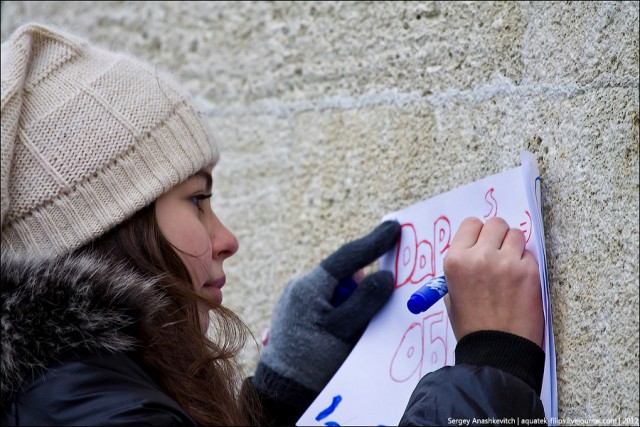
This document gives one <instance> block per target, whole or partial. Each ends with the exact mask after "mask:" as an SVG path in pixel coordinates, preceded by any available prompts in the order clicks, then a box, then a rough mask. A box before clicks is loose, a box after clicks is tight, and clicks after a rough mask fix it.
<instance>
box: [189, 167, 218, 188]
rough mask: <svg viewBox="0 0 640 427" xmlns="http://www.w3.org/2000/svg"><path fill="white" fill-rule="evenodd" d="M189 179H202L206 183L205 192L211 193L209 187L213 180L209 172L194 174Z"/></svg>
mask: <svg viewBox="0 0 640 427" xmlns="http://www.w3.org/2000/svg"><path fill="white" fill-rule="evenodd" d="M191 178H204V180H205V181H206V183H207V187H206V188H207V190H209V191H211V186H212V185H213V178H212V177H211V174H210V173H209V172H205V171H198V172H196V173H194V174H193V175H192V176H191Z"/></svg>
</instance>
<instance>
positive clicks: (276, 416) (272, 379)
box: [243, 363, 318, 426]
mask: <svg viewBox="0 0 640 427" xmlns="http://www.w3.org/2000/svg"><path fill="white" fill-rule="evenodd" d="M243 387H244V388H245V389H249V388H251V389H253V391H254V392H255V393H256V395H257V397H258V399H259V401H260V405H261V406H262V414H263V420H262V425H265V426H286V425H290V426H293V425H295V424H296V421H298V419H299V418H300V417H301V416H302V414H304V411H306V410H307V408H308V407H309V406H310V405H311V404H312V403H313V401H314V400H315V398H316V397H317V396H318V393H317V392H315V391H313V390H309V389H308V388H306V387H304V386H303V385H302V384H299V383H297V382H296V381H294V380H291V379H288V378H285V377H282V376H280V375H279V374H277V373H276V372H275V371H273V370H272V369H269V368H268V367H267V366H265V365H264V364H262V363H258V367H257V368H256V372H255V374H254V376H253V377H250V378H248V379H247V380H245V382H244V384H243Z"/></svg>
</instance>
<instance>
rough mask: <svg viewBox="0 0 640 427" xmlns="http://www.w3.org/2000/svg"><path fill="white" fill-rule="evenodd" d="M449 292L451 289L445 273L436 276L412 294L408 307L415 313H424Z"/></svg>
mask: <svg viewBox="0 0 640 427" xmlns="http://www.w3.org/2000/svg"><path fill="white" fill-rule="evenodd" d="M447 292H449V290H448V289H447V281H446V280H445V278H444V275H442V276H437V277H434V278H433V279H431V280H429V281H428V282H427V283H425V284H424V286H422V287H421V288H420V289H418V290H417V291H415V292H414V293H413V294H412V295H411V298H409V301H407V308H408V309H409V311H410V312H412V313H413V314H419V313H422V312H423V311H427V310H429V309H430V308H431V306H432V305H434V304H435V303H437V302H438V301H439V300H440V298H442V297H443V296H445V295H446V294H447Z"/></svg>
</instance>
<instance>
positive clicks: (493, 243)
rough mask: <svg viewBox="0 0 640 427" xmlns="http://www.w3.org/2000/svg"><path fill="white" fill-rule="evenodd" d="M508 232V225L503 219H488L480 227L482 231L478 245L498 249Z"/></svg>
mask: <svg viewBox="0 0 640 427" xmlns="http://www.w3.org/2000/svg"><path fill="white" fill-rule="evenodd" d="M508 231H509V224H507V222H506V221H505V220H504V219H502V218H499V217H493V218H489V219H488V220H487V222H486V223H485V224H484V226H483V227H482V231H480V236H479V237H478V245H483V246H486V247H488V248H493V249H500V247H501V246H502V242H503V241H504V238H505V236H506V235H507V232H508Z"/></svg>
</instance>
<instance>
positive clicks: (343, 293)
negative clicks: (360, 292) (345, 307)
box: [331, 277, 358, 307]
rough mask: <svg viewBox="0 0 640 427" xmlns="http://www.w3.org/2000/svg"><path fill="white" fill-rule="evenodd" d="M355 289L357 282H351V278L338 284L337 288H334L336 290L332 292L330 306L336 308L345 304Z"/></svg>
mask: <svg viewBox="0 0 640 427" xmlns="http://www.w3.org/2000/svg"><path fill="white" fill-rule="evenodd" d="M357 287H358V282H356V281H355V280H353V278H352V277H349V278H348V279H347V280H345V281H344V282H340V283H338V286H336V289H335V290H334V291H333V296H332V297H331V305H332V306H334V307H337V306H339V305H340V304H342V303H343V302H345V301H346V299H347V298H349V296H351V294H352V293H353V292H354V291H355V290H356V288H357Z"/></svg>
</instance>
